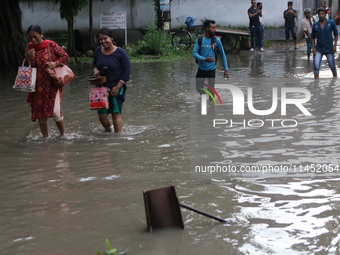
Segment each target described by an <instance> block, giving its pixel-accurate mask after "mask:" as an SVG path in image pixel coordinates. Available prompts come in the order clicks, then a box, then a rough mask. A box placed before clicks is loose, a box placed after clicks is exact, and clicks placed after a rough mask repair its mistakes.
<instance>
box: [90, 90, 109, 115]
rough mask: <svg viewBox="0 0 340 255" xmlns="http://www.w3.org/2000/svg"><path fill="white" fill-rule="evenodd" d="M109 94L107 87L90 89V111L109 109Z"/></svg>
mask: <svg viewBox="0 0 340 255" xmlns="http://www.w3.org/2000/svg"><path fill="white" fill-rule="evenodd" d="M108 96H109V93H108V92H107V87H95V88H91V89H90V110H104V109H107V108H109V100H108Z"/></svg>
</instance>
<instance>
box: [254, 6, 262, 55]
mask: <svg viewBox="0 0 340 255" xmlns="http://www.w3.org/2000/svg"><path fill="white" fill-rule="evenodd" d="M256 6H257V9H258V10H260V11H261V14H260V17H259V19H260V34H261V37H260V39H261V45H262V48H263V47H264V16H263V4H262V3H261V2H257V5H256ZM260 50H261V49H260Z"/></svg>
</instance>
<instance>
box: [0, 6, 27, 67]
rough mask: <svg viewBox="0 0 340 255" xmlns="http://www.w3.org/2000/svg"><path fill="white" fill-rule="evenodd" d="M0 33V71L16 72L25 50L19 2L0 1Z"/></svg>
mask: <svg viewBox="0 0 340 255" xmlns="http://www.w3.org/2000/svg"><path fill="white" fill-rule="evenodd" d="M0 31H1V32H0V70H3V71H12V70H17V69H18V66H20V65H21V63H22V60H23V58H24V53H25V48H26V41H25V35H24V33H23V31H22V25H21V10H20V6H19V0H2V1H1V4H0Z"/></svg>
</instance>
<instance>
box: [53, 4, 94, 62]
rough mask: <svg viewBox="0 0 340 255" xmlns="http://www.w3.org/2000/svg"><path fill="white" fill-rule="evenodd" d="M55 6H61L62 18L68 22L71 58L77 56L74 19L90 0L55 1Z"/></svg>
mask: <svg viewBox="0 0 340 255" xmlns="http://www.w3.org/2000/svg"><path fill="white" fill-rule="evenodd" d="M55 4H60V9H59V12H60V17H61V18H62V19H65V20H66V21H67V30H68V47H67V48H68V53H69V54H70V55H71V56H76V54H75V49H74V34H73V30H74V29H73V24H74V18H75V17H76V16H77V15H78V14H79V12H80V11H81V10H82V9H83V8H85V7H86V6H87V5H88V4H89V0H55Z"/></svg>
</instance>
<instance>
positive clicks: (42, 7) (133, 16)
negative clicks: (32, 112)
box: [20, 0, 314, 31]
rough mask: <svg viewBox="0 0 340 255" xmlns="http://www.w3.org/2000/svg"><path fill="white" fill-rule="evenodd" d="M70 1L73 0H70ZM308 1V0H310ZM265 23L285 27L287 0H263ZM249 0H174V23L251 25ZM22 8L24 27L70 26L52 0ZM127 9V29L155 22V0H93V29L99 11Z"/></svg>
mask: <svg viewBox="0 0 340 255" xmlns="http://www.w3.org/2000/svg"><path fill="white" fill-rule="evenodd" d="M70 1H71V0H70ZM302 1H303V0H293V2H294V8H295V9H296V10H297V11H298V13H299V21H301V20H302V18H303V9H304V8H306V7H314V6H302V5H303V4H302ZM304 1H306V0H304ZM307 1H308V0H307ZM261 2H262V3H263V6H264V8H263V12H264V16H265V25H266V26H272V27H283V25H284V19H283V11H284V10H285V9H286V8H287V1H286V0H262V1H261ZM250 5H251V4H250V0H204V1H199V0H172V2H171V19H172V21H171V27H172V28H179V27H181V26H184V21H185V19H186V17H188V16H193V17H194V18H195V19H196V23H195V24H196V25H199V24H201V21H200V20H202V19H204V18H210V19H214V20H215V21H216V22H217V24H218V26H222V27H244V26H248V24H249V18H248V15H247V10H248V8H249V7H250ZM20 8H21V10H22V24H23V29H24V31H25V30H26V29H27V27H28V26H30V25H32V24H38V25H40V26H41V27H42V28H43V30H45V31H46V30H67V22H66V21H65V20H61V19H60V15H59V6H57V5H55V4H54V0H51V1H48V0H47V1H30V4H29V3H28V2H27V1H21V2H20ZM103 11H126V13H127V27H128V29H137V28H143V27H144V28H145V27H147V26H148V25H150V24H154V21H155V12H154V1H153V0H124V1H118V0H115V1H110V0H104V1H103V2H101V1H99V0H98V1H97V0H95V1H93V24H94V29H98V28H99V26H100V12H103ZM88 15H89V14H88V9H85V10H83V11H81V12H80V14H79V15H78V16H77V17H76V18H75V24H74V27H75V29H88V27H89V21H88V20H89V16H88Z"/></svg>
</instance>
